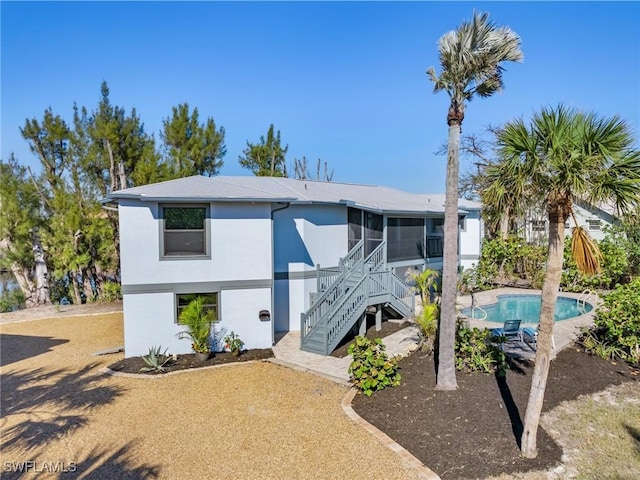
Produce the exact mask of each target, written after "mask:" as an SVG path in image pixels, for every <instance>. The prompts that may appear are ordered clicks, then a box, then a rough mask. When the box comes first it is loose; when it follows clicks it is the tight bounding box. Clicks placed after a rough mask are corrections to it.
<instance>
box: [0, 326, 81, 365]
mask: <svg viewBox="0 0 640 480" xmlns="http://www.w3.org/2000/svg"><path fill="white" fill-rule="evenodd" d="M67 342H69V340H66V339H61V338H53V337H36V336H33V335H11V334H8V333H0V365H2V366H3V367H4V366H7V365H10V364H12V363H15V362H19V361H20V360H25V359H27V358H31V357H35V356H36V355H42V354H43V353H47V352H50V351H51V349H52V348H53V347H55V346H57V345H62V344H63V343H67Z"/></svg>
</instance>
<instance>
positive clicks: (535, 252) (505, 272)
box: [476, 235, 546, 288]
mask: <svg viewBox="0 0 640 480" xmlns="http://www.w3.org/2000/svg"><path fill="white" fill-rule="evenodd" d="M545 260H546V253H545V250H544V247H541V246H536V245H532V244H528V243H527V242H525V240H524V239H523V238H520V237H518V236H515V235H512V236H510V237H509V238H507V239H506V240H504V239H501V238H496V239H493V240H486V241H485V242H483V244H482V251H481V253H480V261H479V262H478V266H477V267H476V283H477V284H478V286H479V287H480V286H482V285H484V286H485V287H486V286H489V285H492V284H494V283H513V282H515V281H516V280H517V279H523V280H527V281H529V282H530V283H531V285H532V286H533V287H534V288H535V287H537V288H539V287H540V286H541V285H542V280H543V279H544V266H545Z"/></svg>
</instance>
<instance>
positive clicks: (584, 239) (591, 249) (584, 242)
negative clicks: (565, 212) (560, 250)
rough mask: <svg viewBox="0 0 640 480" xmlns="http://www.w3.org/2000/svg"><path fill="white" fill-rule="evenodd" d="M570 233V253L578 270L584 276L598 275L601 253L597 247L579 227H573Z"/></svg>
mask: <svg viewBox="0 0 640 480" xmlns="http://www.w3.org/2000/svg"><path fill="white" fill-rule="evenodd" d="M571 233H572V236H571V253H572V254H573V259H574V260H575V262H576V265H577V267H578V270H580V271H581V272H582V273H584V274H585V275H595V274H597V273H600V270H601V268H600V263H601V261H602V253H601V252H600V249H599V248H598V245H597V244H596V243H595V242H594V241H593V239H592V238H591V237H590V236H589V233H588V232H587V231H586V230H585V229H584V228H582V227H580V226H577V227H573V229H572V232H571Z"/></svg>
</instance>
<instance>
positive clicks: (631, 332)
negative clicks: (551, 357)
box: [582, 278, 640, 364]
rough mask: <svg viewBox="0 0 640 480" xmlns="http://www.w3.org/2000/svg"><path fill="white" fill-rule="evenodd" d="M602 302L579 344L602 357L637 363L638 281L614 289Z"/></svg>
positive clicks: (639, 347)
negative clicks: (592, 322) (592, 324)
mask: <svg viewBox="0 0 640 480" xmlns="http://www.w3.org/2000/svg"><path fill="white" fill-rule="evenodd" d="M603 300H604V305H603V306H602V307H599V308H598V310H597V312H596V318H595V321H594V326H593V328H591V329H590V330H588V331H587V332H585V335H584V337H583V339H582V343H583V345H584V346H585V348H586V349H587V350H588V351H591V352H592V353H594V354H597V355H599V356H602V357H603V358H615V357H618V358H621V359H622V360H625V361H627V362H631V363H636V364H637V363H640V278H637V279H635V280H634V281H632V282H631V283H629V284H627V285H622V286H618V287H617V288H616V289H615V290H614V291H613V292H611V293H610V294H609V295H606V296H605V297H604V298H603Z"/></svg>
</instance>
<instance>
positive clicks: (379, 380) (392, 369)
mask: <svg viewBox="0 0 640 480" xmlns="http://www.w3.org/2000/svg"><path fill="white" fill-rule="evenodd" d="M348 353H349V355H351V356H352V357H353V361H352V362H351V364H350V365H349V374H350V375H351V377H352V381H353V384H354V385H355V386H356V388H358V389H359V390H360V391H361V392H362V393H364V394H365V395H367V396H371V394H373V392H377V391H379V390H383V389H385V388H387V387H396V386H398V385H400V380H401V377H400V374H399V373H398V368H399V367H398V362H397V360H396V359H395V358H389V356H388V355H387V353H386V352H385V346H384V343H382V340H381V339H379V338H376V339H375V340H369V339H368V338H367V337H363V336H357V337H356V339H355V342H354V343H352V344H351V345H349V348H348Z"/></svg>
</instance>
